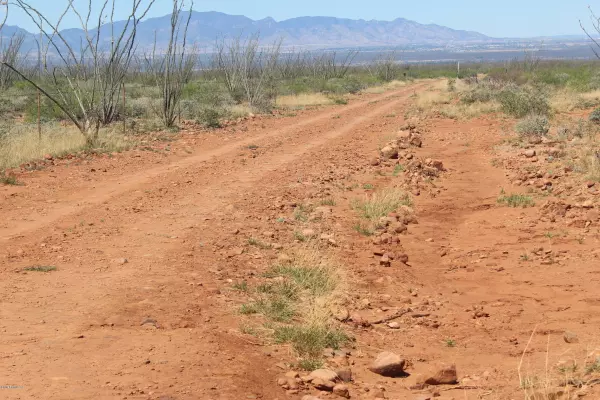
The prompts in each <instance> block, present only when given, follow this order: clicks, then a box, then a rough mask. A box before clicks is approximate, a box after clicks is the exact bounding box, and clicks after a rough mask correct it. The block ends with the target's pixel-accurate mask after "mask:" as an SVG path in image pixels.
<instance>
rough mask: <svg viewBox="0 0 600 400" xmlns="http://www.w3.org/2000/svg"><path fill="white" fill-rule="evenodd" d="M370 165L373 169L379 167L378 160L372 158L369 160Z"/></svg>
mask: <svg viewBox="0 0 600 400" xmlns="http://www.w3.org/2000/svg"><path fill="white" fill-rule="evenodd" d="M371 165H372V166H373V167H376V166H378V165H379V158H373V159H371Z"/></svg>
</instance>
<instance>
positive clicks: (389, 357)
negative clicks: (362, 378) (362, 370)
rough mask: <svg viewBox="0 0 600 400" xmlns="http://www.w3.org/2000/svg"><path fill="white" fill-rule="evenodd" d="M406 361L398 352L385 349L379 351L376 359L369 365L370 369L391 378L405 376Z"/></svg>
mask: <svg viewBox="0 0 600 400" xmlns="http://www.w3.org/2000/svg"><path fill="white" fill-rule="evenodd" d="M405 365H406V361H405V360H404V359H403V358H400V356H398V355H397V354H394V353H391V352H389V351H385V352H383V353H379V355H378V356H377V358H376V359H375V361H373V363H372V364H371V366H370V367H369V370H370V371H371V372H373V373H376V374H378V375H381V376H387V377H390V378H394V377H398V376H404V375H405V372H404V366H405Z"/></svg>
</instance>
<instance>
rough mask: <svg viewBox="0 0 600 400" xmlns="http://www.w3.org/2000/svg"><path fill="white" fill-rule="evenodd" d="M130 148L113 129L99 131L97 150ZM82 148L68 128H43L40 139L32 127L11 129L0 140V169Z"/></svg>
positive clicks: (81, 141)
mask: <svg viewBox="0 0 600 400" xmlns="http://www.w3.org/2000/svg"><path fill="white" fill-rule="evenodd" d="M130 146H131V142H130V141H129V140H128V139H127V138H126V137H124V136H123V135H122V134H121V133H117V132H115V131H114V130H113V129H112V128H106V129H102V130H101V131H100V138H99V146H98V147H100V148H103V149H106V150H107V151H118V150H123V149H126V148H128V147H130ZM85 147H86V143H85V138H84V137H83V135H82V134H81V133H80V132H79V131H78V130H77V129H76V128H74V127H71V126H67V127H64V126H61V125H60V124H58V123H53V124H46V125H44V126H43V130H42V136H41V139H40V137H39V136H38V132H37V127H36V126H35V125H14V126H13V127H12V128H11V129H10V131H9V132H8V133H7V134H5V135H4V136H2V137H0V169H2V168H11V167H16V166H18V165H20V164H22V163H25V162H28V161H31V160H36V159H37V160H39V159H42V158H43V157H44V156H45V155H47V154H50V155H52V156H61V155H63V154H67V153H72V152H76V151H80V150H83V149H84V148H85Z"/></svg>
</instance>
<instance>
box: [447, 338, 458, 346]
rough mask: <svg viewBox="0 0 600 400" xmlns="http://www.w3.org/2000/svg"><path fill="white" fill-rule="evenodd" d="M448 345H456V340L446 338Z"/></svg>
mask: <svg viewBox="0 0 600 400" xmlns="http://www.w3.org/2000/svg"><path fill="white" fill-rule="evenodd" d="M446 347H456V340H454V339H446Z"/></svg>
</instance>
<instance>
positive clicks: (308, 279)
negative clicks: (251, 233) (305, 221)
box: [240, 245, 349, 369]
mask: <svg viewBox="0 0 600 400" xmlns="http://www.w3.org/2000/svg"><path fill="white" fill-rule="evenodd" d="M265 278H267V281H266V282H265V283H263V284H261V285H260V286H258V287H257V288H256V293H254V295H253V297H254V299H253V301H251V302H250V303H247V304H244V305H243V306H242V308H241V310H240V311H241V312H242V313H243V314H262V315H263V316H264V317H265V318H266V319H267V323H266V324H265V325H266V326H270V327H271V331H272V336H273V339H274V340H275V342H276V343H280V344H289V345H290V346H291V348H292V349H293V350H294V351H295V353H296V354H297V355H298V357H299V366H300V367H301V368H305V369H314V368H318V367H319V366H320V365H322V360H321V357H322V354H323V350H324V349H325V348H327V347H332V348H339V347H340V346H342V345H343V344H344V343H345V342H346V341H348V340H349V338H348V336H347V335H346V334H345V333H344V332H343V331H342V330H340V329H338V328H336V327H335V326H333V325H332V318H331V315H332V308H333V307H334V306H335V304H336V303H338V302H339V301H340V299H341V297H342V294H343V293H344V292H345V282H346V279H345V277H344V275H343V273H342V271H341V269H340V268H339V266H338V265H337V264H336V263H334V262H333V261H332V260H331V259H329V258H328V257H327V256H324V255H323V253H322V252H320V251H319V249H318V248H317V247H316V246H315V245H306V246H304V247H302V248H301V249H299V250H297V251H296V252H295V253H294V255H293V257H292V259H291V261H290V262H287V263H281V264H276V265H274V266H272V267H271V268H270V269H269V271H268V272H267V273H266V274H265Z"/></svg>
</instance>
